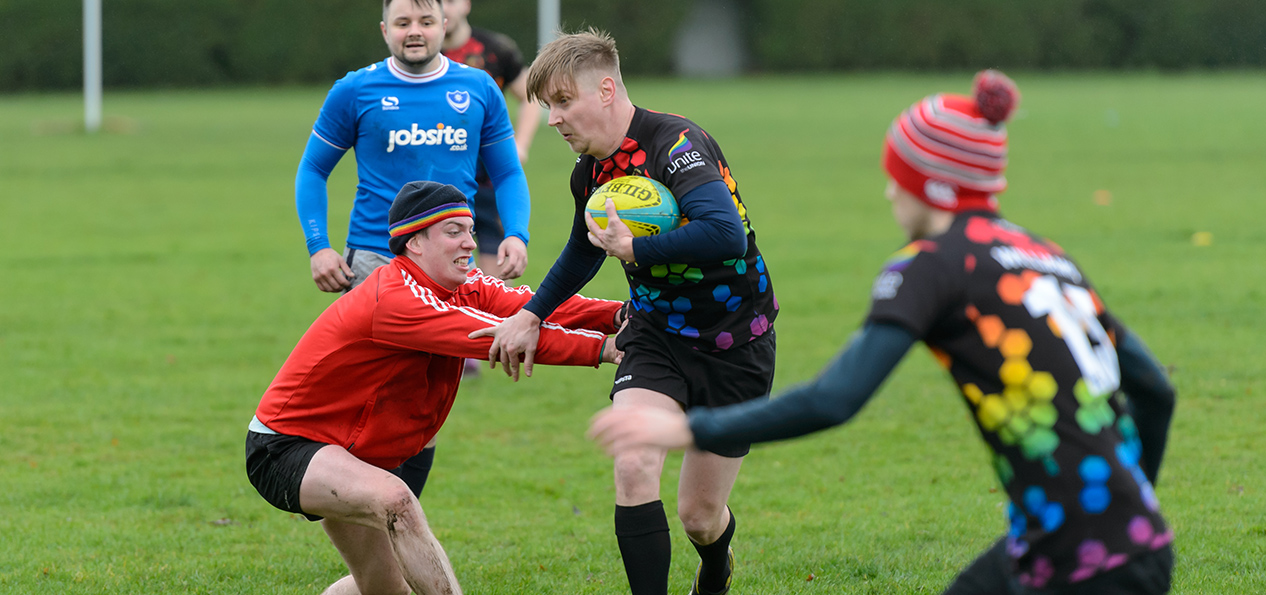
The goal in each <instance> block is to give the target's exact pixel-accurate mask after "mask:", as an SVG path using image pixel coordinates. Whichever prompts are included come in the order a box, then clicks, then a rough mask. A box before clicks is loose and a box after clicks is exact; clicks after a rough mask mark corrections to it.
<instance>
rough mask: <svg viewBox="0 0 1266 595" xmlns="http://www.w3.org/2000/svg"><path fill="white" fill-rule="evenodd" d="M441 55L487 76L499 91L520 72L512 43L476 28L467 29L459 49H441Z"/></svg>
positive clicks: (519, 55)
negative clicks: (468, 31)
mask: <svg viewBox="0 0 1266 595" xmlns="http://www.w3.org/2000/svg"><path fill="white" fill-rule="evenodd" d="M444 55H445V56H447V57H448V59H450V60H452V61H454V62H457V63H459V64H465V65H467V66H469V67H471V68H478V69H480V70H482V71H484V72H486V73H488V75H489V76H491V77H492V80H493V81H494V82H496V83H497V87H499V88H501V89H503V90H504V89H505V88H506V85H508V84H510V82H511V81H513V80H514V79H517V78H519V74H520V73H522V72H523V54H522V53H520V52H519V48H518V47H517V46H515V44H514V41H513V40H511V39H510V38H509V37H506V36H505V35H502V34H500V33H496V32H493V31H489V30H487V29H480V28H479V27H471V29H470V39H468V40H466V43H464V44H462V46H461V47H457V48H453V49H451V50H444Z"/></svg>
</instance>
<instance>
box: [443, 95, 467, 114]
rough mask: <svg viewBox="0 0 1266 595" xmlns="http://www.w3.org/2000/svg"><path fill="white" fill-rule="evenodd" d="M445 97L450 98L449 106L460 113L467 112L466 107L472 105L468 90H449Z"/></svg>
mask: <svg viewBox="0 0 1266 595" xmlns="http://www.w3.org/2000/svg"><path fill="white" fill-rule="evenodd" d="M444 98H445V99H448V106H449V107H451V108H453V109H454V110H457V113H459V114H464V113H466V109H467V108H469V107H470V93H469V92H467V91H449V92H448V93H445V94H444Z"/></svg>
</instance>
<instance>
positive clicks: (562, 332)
mask: <svg viewBox="0 0 1266 595" xmlns="http://www.w3.org/2000/svg"><path fill="white" fill-rule="evenodd" d="M531 298H532V291H531V290H530V289H528V288H527V287H519V288H508V287H506V286H505V284H504V283H502V282H501V280H499V279H496V278H494V277H489V276H485V275H482V274H479V273H478V271H474V272H472V273H471V275H470V276H469V277H467V278H466V282H465V283H464V284H463V285H462V286H461V287H458V288H457V290H456V291H449V290H447V289H444V288H442V287H440V286H439V285H437V284H436V283H435V282H434V281H432V280H431V279H430V277H427V276H426V273H423V272H422V269H421V268H419V267H418V265H417V264H415V263H414V262H413V261H411V260H409V259H408V258H406V257H403V256H399V257H396V258H395V259H394V260H392V261H391V262H390V263H389V264H387V265H386V266H382V267H379V268H378V269H377V270H375V271H374V272H372V273H370V275H369V277H368V278H367V279H365V281H364V282H363V283H362V284H360V285H359V286H357V287H356V289H354V290H352V291H350V292H348V293H347V295H344V296H342V297H340V298H339V299H337V300H335V301H334V303H333V304H331V305H330V307H329V308H326V310H325V312H323V313H321V316H319V317H318V318H317V319H316V322H313V323H312V326H311V327H309V328H308V331H307V332H306V333H304V334H303V337H302V338H300V339H299V344H298V345H296V346H295V349H294V351H293V352H291V353H290V357H289V358H287V359H286V363H285V364H282V366H281V371H279V372H278V373H277V377H276V378H274V379H273V382H272V384H271V385H269V387H268V390H267V391H265V392H264V397H263V399H261V400H260V402H259V408H258V409H256V410H255V417H256V418H258V419H259V421H261V422H263V424H264V425H266V426H268V427H269V428H270V429H272V430H273V431H276V432H278V433H281V434H286V435H290V436H302V437H304V438H308V439H309V440H315V441H317V442H325V443H327V444H337V445H339V446H342V447H343V448H346V449H347V450H348V452H351V453H352V454H353V455H355V456H356V457H357V458H359V459H360V460H362V461H365V462H366V463H369V464H371V465H374V466H377V467H381V468H383V469H393V468H395V467H397V466H399V465H400V464H401V463H403V462H404V461H405V460H406V459H408V458H409V457H411V456H413V455H415V454H417V453H419V452H421V451H422V447H424V446H425V445H426V443H427V442H429V441H430V440H431V438H432V437H434V436H435V433H436V432H438V431H439V429H440V426H442V425H444V420H445V418H447V417H448V412H449V409H451V408H452V406H453V398H454V396H455V395H456V394H457V385H458V383H459V382H460V381H461V377H462V359H463V358H470V359H481V360H487V359H488V349H489V348H490V347H491V346H492V338H491V337H483V338H480V339H468V338H467V337H466V336H467V335H468V334H470V333H471V332H473V331H475V330H477V329H482V328H487V327H491V326H495V325H497V324H498V323H500V322H501V321H502V320H503V317H507V316H510V315H512V314H514V313H515V312H518V311H519V309H520V308H521V307H522V306H523V304H526V303H527V302H528V300H529V299H531ZM620 306H621V302H614V301H610V300H597V299H590V298H586V297H582V296H576V297H573V298H572V299H569V300H567V301H566V302H564V303H563V305H562V306H561V307H559V309H558V310H556V311H554V314H553V315H551V316H550V317H549V318H548V319H546V321H545V322H544V323H543V324H542V325H541V338H540V342H539V343H538V344H537V350H536V356H535V362H536V363H539V364H555V365H574V366H582V365H588V366H597V365H598V364H600V363H601V358H602V351H601V350H602V341H603V339H604V338H606V335H607V334H608V333H613V332H615V330H616V329H615V328H614V327H613V324H612V322H613V318H614V316H615V311H616V310H617V309H619V308H620ZM590 329H592V330H590Z"/></svg>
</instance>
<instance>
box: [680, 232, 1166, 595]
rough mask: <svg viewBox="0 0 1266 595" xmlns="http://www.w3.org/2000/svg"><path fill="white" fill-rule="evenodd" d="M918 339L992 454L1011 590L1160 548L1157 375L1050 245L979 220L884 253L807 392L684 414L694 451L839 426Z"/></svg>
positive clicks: (1160, 395)
mask: <svg viewBox="0 0 1266 595" xmlns="http://www.w3.org/2000/svg"><path fill="white" fill-rule="evenodd" d="M915 340H922V341H924V342H925V343H926V344H927V345H928V347H929V348H930V350H931V351H932V353H933V354H934V355H935V356H936V358H937V359H938V360H939V361H940V363H941V364H942V365H943V366H944V367H945V368H946V369H947V370H948V371H949V372H950V374H951V375H952V376H953V378H954V381H955V382H956V383H957V384H958V386H959V388H960V390H961V392H962V394H963V397H964V399H965V403H966V405H967V406H968V408H969V409H970V410H971V413H972V416H973V419H974V420H975V421H976V424H977V426H978V428H979V430H980V434H981V437H982V438H983V439H984V441H985V443H986V444H987V445H988V446H989V448H990V449H991V450H992V460H993V466H994V469H995V471H996V472H997V475H998V479H999V480H1000V481H1001V482H1002V484H1003V486H1004V487H1005V489H1006V492H1007V495H1008V496H1009V497H1010V499H1011V506H1010V510H1009V513H1010V514H1009V516H1010V518H1011V525H1010V531H1009V532H1008V535H1007V538H1006V542H1005V548H1006V551H1007V553H1008V554H1010V556H1011V558H1013V559H1014V564H1015V567H1016V569H1017V572H1016V575H1017V576H1018V579H1019V582H1020V584H1021V585H1023V586H1025V587H1028V588H1037V589H1041V588H1047V587H1051V586H1055V585H1059V584H1067V583H1076V582H1080V581H1084V580H1086V579H1089V578H1091V577H1094V576H1096V575H1098V574H1100V573H1103V572H1105V571H1108V570H1111V569H1113V568H1116V567H1118V566H1120V565H1122V564H1124V563H1125V562H1126V561H1129V560H1131V559H1133V558H1136V557H1138V556H1140V555H1144V554H1147V553H1148V552H1152V551H1155V550H1160V549H1162V548H1165V549H1166V550H1167V549H1168V548H1166V546H1167V545H1168V544H1169V543H1170V542H1171V541H1172V539H1173V534H1172V533H1171V532H1170V530H1169V528H1168V527H1167V526H1166V525H1165V521H1164V520H1163V519H1162V518H1161V515H1160V510H1159V503H1158V502H1157V499H1156V496H1155V494H1154V493H1153V490H1152V484H1151V482H1150V481H1149V477H1150V478H1153V479H1154V478H1155V476H1156V473H1157V471H1158V469H1159V465H1160V457H1161V453H1162V452H1163V449H1164V443H1165V438H1166V432H1167V427H1168V421H1169V413H1168V409H1166V408H1165V407H1157V406H1156V404H1155V403H1156V401H1157V400H1158V399H1162V400H1163V399H1164V398H1165V397H1166V396H1168V398H1169V399H1172V389H1170V388H1169V386H1168V382H1167V381H1166V380H1165V379H1164V373H1163V372H1162V371H1161V370H1160V369H1159V367H1158V365H1157V364H1156V363H1155V361H1154V360H1153V358H1152V357H1151V356H1150V354H1149V353H1148V352H1147V350H1146V348H1145V347H1143V344H1142V342H1141V341H1139V340H1138V339H1137V338H1136V337H1134V336H1133V335H1132V334H1131V333H1130V332H1129V331H1127V330H1126V329H1125V327H1124V326H1123V325H1122V324H1121V323H1120V322H1118V321H1117V320H1116V319H1115V318H1114V317H1113V316H1112V315H1111V314H1110V313H1109V312H1108V310H1107V309H1106V308H1105V307H1104V304H1103V302H1102V300H1100V298H1099V296H1098V295H1097V294H1096V292H1095V290H1094V288H1093V287H1092V286H1091V284H1090V282H1089V280H1087V279H1086V278H1085V275H1084V274H1083V273H1082V272H1081V270H1080V269H1079V268H1078V267H1077V265H1076V264H1075V263H1073V261H1072V260H1071V259H1069V257H1068V256H1066V255H1065V254H1064V252H1063V251H1062V250H1061V249H1060V248H1059V247H1058V246H1057V245H1055V244H1054V243H1052V242H1050V241H1048V240H1045V239H1043V238H1040V237H1038V236H1035V235H1033V234H1031V233H1029V232H1028V231H1026V230H1024V229H1022V228H1020V227H1019V226H1016V225H1014V224H1012V223H1010V222H1008V221H1006V220H1004V219H1001V218H999V217H998V216H997V215H996V214H994V213H990V212H969V213H964V214H960V215H958V216H957V217H956V218H955V219H954V222H953V224H952V226H951V227H950V229H949V231H947V232H946V233H944V234H942V235H940V236H937V237H933V238H929V239H924V240H918V241H915V242H913V243H911V244H909V245H907V246H906V247H905V248H904V249H902V250H900V251H898V252H897V253H896V254H894V255H893V256H892V257H891V258H890V259H889V260H888V262H887V263H886V264H885V266H884V270H883V271H882V272H881V273H880V275H879V276H878V278H877V279H876V280H875V284H874V287H873V289H872V303H871V310H870V313H869V315H868V316H867V324H866V327H865V328H864V330H863V331H862V333H861V334H860V335H859V336H858V337H857V338H856V339H855V340H854V342H853V343H852V344H851V345H850V346H849V349H848V350H847V351H846V352H845V353H844V354H843V355H842V356H840V358H838V359H837V360H836V361H835V362H834V363H833V364H832V365H831V366H830V367H829V368H828V369H827V371H826V372H824V374H823V375H822V376H821V377H820V378H819V379H818V380H817V381H815V382H814V383H811V384H808V385H805V386H802V387H798V388H796V389H793V390H792V391H790V392H788V393H787V394H786V395H784V396H783V397H781V398H779V399H775V400H773V401H769V402H767V403H756V404H755V405H756V407H751V406H748V405H747V404H744V405H739V406H735V407H733V408H727V409H722V410H712V411H693V412H691V423H690V426H691V429H692V430H693V432H694V434H695V443H696V444H697V445H698V446H699V447H700V448H705V449H711V448H716V447H720V446H724V445H726V444H729V443H730V442H751V441H767V440H778V439H783V438H789V437H792V436H797V435H802V434H805V433H808V432H811V431H814V430H817V429H821V428H825V427H829V426H832V425H836V424H839V423H843V422H844V421H845V420H847V419H848V418H850V417H851V416H852V415H853V414H855V413H856V412H857V411H858V410H859V409H860V408H861V406H862V404H863V403H864V402H865V401H866V400H867V399H868V398H869V396H870V395H871V394H873V391H874V390H875V389H876V388H877V387H878V386H879V384H880V383H881V382H882V380H883V379H884V377H885V376H887V374H888V372H889V371H891V369H892V368H893V367H894V366H895V365H896V363H897V362H898V361H899V360H900V359H901V357H902V356H903V355H904V353H905V352H906V350H907V349H909V347H910V346H911V344H912V343H913V342H914V341H915ZM1118 361H1119V365H1118ZM1119 388H1121V389H1124V390H1125V392H1126V393H1127V394H1128V395H1129V397H1130V399H1129V401H1128V402H1127V401H1126V400H1124V399H1123V398H1122V396H1121V393H1120V392H1119V390H1118V389H1119ZM754 408H759V409H760V414H759V415H752V414H751V413H750V412H749V414H748V415H743V413H742V410H744V409H749V410H750V409H754ZM1132 412H1133V413H1135V414H1136V415H1131V413H1132ZM1136 418H1137V419H1138V421H1137V424H1136V421H1135V420H1136Z"/></svg>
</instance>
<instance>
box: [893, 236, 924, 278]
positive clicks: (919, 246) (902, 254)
mask: <svg viewBox="0 0 1266 595" xmlns="http://www.w3.org/2000/svg"><path fill="white" fill-rule="evenodd" d="M920 252H936V243H935V242H929V241H927V240H915V241H913V242H910V243H909V244H906V245H905V247H904V248H902V249H900V250H897V251H896V252H893V253H892V256H889V257H888V260H885V261H884V272H901V271H904V270H905V268H906V267H908V266H910V261H912V260H914V257H916V256H918V255H919V253H920Z"/></svg>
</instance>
